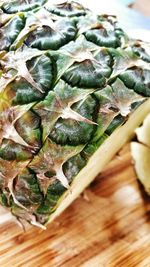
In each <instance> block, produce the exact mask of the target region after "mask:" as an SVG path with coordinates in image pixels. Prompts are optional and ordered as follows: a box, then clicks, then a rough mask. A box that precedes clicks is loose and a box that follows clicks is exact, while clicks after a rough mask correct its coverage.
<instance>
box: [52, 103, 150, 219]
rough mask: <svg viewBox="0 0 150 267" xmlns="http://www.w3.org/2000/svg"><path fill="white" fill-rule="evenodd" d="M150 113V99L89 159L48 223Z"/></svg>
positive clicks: (75, 196) (89, 181) (67, 204)
mask: <svg viewBox="0 0 150 267" xmlns="http://www.w3.org/2000/svg"><path fill="white" fill-rule="evenodd" d="M149 112H150V99H148V100H147V101H145V102H144V103H143V104H141V105H140V106H139V107H138V108H137V109H136V110H135V111H134V112H133V113H132V114H131V115H130V117H129V119H128V121H127V122H126V123H125V124H124V125H122V126H120V127H119V128H117V129H116V130H115V131H114V132H113V133H112V134H111V135H110V137H108V138H107V139H106V141H105V142H104V143H103V144H102V145H101V146H100V147H99V149H98V150H97V151H96V152H95V153H94V154H93V155H92V157H91V158H90V159H89V161H88V163H87V165H86V166H85V167H84V168H83V169H82V170H81V171H80V172H79V174H78V175H77V176H76V177H75V178H74V181H73V183H72V185H71V189H70V190H69V191H66V193H65V194H64V195H63V196H62V197H61V199H60V201H59V202H58V206H57V209H56V210H55V212H54V213H53V214H52V215H51V216H50V219H49V221H48V223H50V222H51V221H53V220H54V219H55V218H56V217H57V216H59V215H60V214H61V213H62V212H63V211H64V210H65V209H66V208H67V207H68V206H69V205H70V204H71V203H72V202H73V201H74V200H75V199H76V198H77V197H78V196H79V195H80V194H81V193H82V192H83V191H84V189H85V188H86V187H87V186H88V185H89V184H90V183H91V182H92V181H93V180H94V178H95V177H96V176H97V175H98V174H99V173H100V172H101V171H102V170H103V168H104V167H105V166H106V164H107V163H108V162H109V161H110V160H111V159H112V158H113V156H114V155H115V154H116V153H117V152H118V151H119V150H120V149H121V148H122V146H123V145H124V144H125V143H126V142H127V141H129V140H131V138H132V137H133V135H134V134H135V133H134V131H135V129H136V128H137V127H138V126H139V125H140V124H141V123H142V122H143V120H144V118H145V117H146V116H147V115H148V113H149Z"/></svg>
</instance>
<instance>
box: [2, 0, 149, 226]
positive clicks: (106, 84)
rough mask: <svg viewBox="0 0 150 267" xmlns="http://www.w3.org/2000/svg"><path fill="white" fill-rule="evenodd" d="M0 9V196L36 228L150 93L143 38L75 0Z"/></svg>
mask: <svg viewBox="0 0 150 267" xmlns="http://www.w3.org/2000/svg"><path fill="white" fill-rule="evenodd" d="M28 2H29V3H28V4H27V3H26V1H10V2H8V1H7V3H6V1H3V3H2V4H1V6H0V27H1V28H0V47H1V50H0V95H1V96H0V111H1V114H0V142H1V146H0V202H1V204H2V205H4V206H6V207H7V208H9V209H11V211H12V213H13V214H14V215H15V216H16V217H17V218H18V219H19V220H22V219H23V220H24V219H25V220H27V221H28V222H30V223H32V224H34V225H36V226H41V227H42V225H43V224H45V223H46V222H47V221H48V220H49V217H50V215H51V214H52V213H54V211H55V210H56V208H57V206H58V205H59V202H60V200H61V198H62V196H63V194H64V192H66V191H67V190H70V185H71V184H72V181H73V180H74V178H75V176H76V175H77V174H78V173H79V172H80V170H81V169H82V168H84V166H85V165H86V164H87V163H88V160H89V159H90V157H91V156H92V155H93V153H94V152H95V151H96V150H97V149H98V148H99V147H100V146H101V144H102V143H103V142H104V141H105V140H106V139H107V138H108V137H109V136H110V135H111V133H112V132H113V131H114V130H115V129H116V128H117V127H119V126H121V125H122V124H124V123H125V121H126V120H127V119H128V117H129V116H130V114H131V113H132V112H133V111H134V110H135V109H136V108H137V107H138V106H139V105H140V104H141V103H143V102H144V101H145V100H146V99H147V98H148V97H149V96H150V53H149V44H144V43H142V42H140V41H133V40H129V39H128V37H127V36H126V34H125V33H124V32H123V30H122V29H120V27H119V26H118V24H117V21H116V18H115V17H112V16H109V15H107V16H106V15H101V16H98V15H94V14H92V12H91V11H89V10H88V9H85V8H84V7H83V6H81V5H80V4H77V3H75V2H71V3H70V2H66V3H63V4H59V5H51V4H50V2H51V1H42V0H41V1H34V0H31V1H28Z"/></svg>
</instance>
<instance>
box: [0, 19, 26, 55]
mask: <svg viewBox="0 0 150 267" xmlns="http://www.w3.org/2000/svg"><path fill="white" fill-rule="evenodd" d="M23 27H24V19H23V18H21V16H19V15H16V16H14V17H13V18H12V19H11V20H10V21H8V22H7V23H6V24H5V25H4V26H2V27H1V29H0V47H1V50H9V48H10V46H11V44H12V43H13V42H14V41H15V39H16V38H17V36H18V34H19V33H20V31H21V30H22V29H23Z"/></svg>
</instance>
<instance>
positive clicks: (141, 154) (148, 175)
mask: <svg viewBox="0 0 150 267" xmlns="http://www.w3.org/2000/svg"><path fill="white" fill-rule="evenodd" d="M131 154H132V158H133V161H134V167H135V172H136V174H137V178H138V179H139V180H140V182H141V183H142V185H143V186H144V189H145V191H146V192H147V193H148V194H149V195H150V148H149V147H147V146H145V145H143V144H141V143H138V142H132V143H131Z"/></svg>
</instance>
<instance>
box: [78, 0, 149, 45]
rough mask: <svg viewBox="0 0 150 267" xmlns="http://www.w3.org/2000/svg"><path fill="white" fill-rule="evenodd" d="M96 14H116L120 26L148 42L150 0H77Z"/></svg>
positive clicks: (133, 36) (129, 33)
mask: <svg viewBox="0 0 150 267" xmlns="http://www.w3.org/2000/svg"><path fill="white" fill-rule="evenodd" d="M79 2H81V3H82V4H83V5H85V6H87V7H89V8H90V9H91V10H93V11H94V12H96V13H97V14H98V13H99V14H102V13H103V14H104V13H106V14H110V15H116V16H117V18H118V21H119V24H120V26H121V27H122V28H123V29H124V30H125V31H126V32H127V33H128V35H129V36H130V37H132V38H135V39H141V40H143V41H147V42H150V0H98V1H97V0H79Z"/></svg>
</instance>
